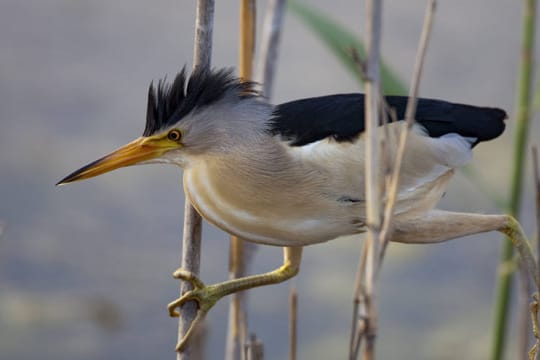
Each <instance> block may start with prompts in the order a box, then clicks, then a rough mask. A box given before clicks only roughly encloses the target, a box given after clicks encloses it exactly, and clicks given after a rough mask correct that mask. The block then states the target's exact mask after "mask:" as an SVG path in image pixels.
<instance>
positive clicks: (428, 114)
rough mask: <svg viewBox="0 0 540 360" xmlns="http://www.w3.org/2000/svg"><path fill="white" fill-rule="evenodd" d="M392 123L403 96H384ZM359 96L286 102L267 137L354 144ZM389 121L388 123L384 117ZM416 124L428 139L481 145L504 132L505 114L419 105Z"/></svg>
mask: <svg viewBox="0 0 540 360" xmlns="http://www.w3.org/2000/svg"><path fill="white" fill-rule="evenodd" d="M385 98H386V102H387V103H388V105H389V106H390V108H392V109H393V110H394V111H395V113H396V117H397V119H399V120H403V118H404V117H405V110H406V108H407V99H408V98H407V97H406V96H386V97H385ZM363 103H364V95H362V94H340V95H329V96H321V97H315V98H309V99H302V100H296V101H291V102H288V103H284V104H281V105H278V106H276V109H275V111H274V114H273V118H272V120H271V123H272V125H271V126H272V128H271V132H272V134H274V135H281V136H282V137H284V138H285V139H288V140H289V141H290V145H291V146H302V145H306V144H309V143H311V142H315V141H318V140H322V139H324V138H327V137H331V138H333V139H335V140H336V141H338V142H340V141H353V140H354V139H355V138H356V137H357V136H358V135H359V134H361V133H362V132H363V131H364V129H365V127H364V108H363V106H361V104H362V105H363ZM389 118H390V117H389ZM415 119H416V121H417V122H418V123H420V124H421V125H422V126H423V127H424V128H425V129H426V130H427V132H428V134H429V136H431V137H439V136H442V135H445V134H448V133H457V134H459V135H461V136H465V137H473V138H476V139H477V141H476V142H475V143H474V144H473V145H476V144H477V143H479V142H480V141H487V140H491V139H494V138H496V137H497V136H499V135H500V134H502V132H503V131H504V127H505V124H504V119H506V112H505V111H504V110H501V109H496V108H487V107H478V106H472V105H464V104H454V103H450V102H447V101H442V100H433V99H418V105H417V109H416V116H415Z"/></svg>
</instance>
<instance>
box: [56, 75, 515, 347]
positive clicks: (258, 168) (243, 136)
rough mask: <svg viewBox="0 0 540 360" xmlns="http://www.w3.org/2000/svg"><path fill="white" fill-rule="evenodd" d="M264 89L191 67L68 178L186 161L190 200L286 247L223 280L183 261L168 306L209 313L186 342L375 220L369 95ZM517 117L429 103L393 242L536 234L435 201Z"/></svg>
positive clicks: (158, 88)
mask: <svg viewBox="0 0 540 360" xmlns="http://www.w3.org/2000/svg"><path fill="white" fill-rule="evenodd" d="M257 86H258V84H257V83H254V82H250V81H243V80H242V79H240V78H238V77H236V76H235V75H234V72H233V70H232V69H227V68H225V69H216V68H212V69H204V68H195V69H194V70H193V71H192V72H191V74H189V75H188V72H187V71H186V68H185V67H184V68H183V69H182V70H181V71H180V72H179V73H178V74H177V75H176V77H175V78H174V80H173V81H172V82H168V81H166V80H159V81H158V82H157V84H156V85H154V83H153V82H152V83H150V87H149V90H148V102H147V112H146V126H145V128H144V131H143V134H142V136H141V137H139V138H137V139H135V140H134V141H132V142H130V143H128V144H127V145H124V146H123V147H120V148H119V149H118V150H116V151H113V152H112V153H110V154H109V155H106V156H104V157H102V158H100V159H98V160H96V161H94V162H91V163H90V164H88V165H86V166H83V167H82V168H80V169H79V170H76V171H75V172H73V173H71V174H69V175H68V176H66V177H65V178H63V179H62V180H60V181H59V182H58V184H57V185H63V184H68V183H72V182H75V181H80V180H85V179H89V178H92V177H94V176H98V175H101V174H104V173H107V172H110V171H112V170H114V169H118V168H121V167H125V166H131V165H140V164H172V165H176V166H179V167H180V168H182V169H183V186H184V192H185V195H186V197H187V199H189V201H190V203H191V204H192V205H193V207H194V208H195V209H196V211H197V212H198V213H199V214H200V215H201V216H202V217H203V218H204V219H205V220H206V221H207V222H209V223H210V224H213V225H214V226H216V227H218V228H220V229H222V230H224V231H225V232H227V233H229V234H232V235H235V236H238V237H239V238H242V239H244V240H247V241H251V242H255V243H259V244H264V245H271V246H279V247H283V249H284V260H283V264H282V265H281V266H280V267H279V268H277V269H275V270H273V271H270V272H267V273H263V274H257V275H251V276H247V277H243V278H238V279H233V280H228V281H224V282H221V283H218V284H214V285H205V284H204V283H203V282H202V281H201V280H200V279H199V278H198V277H197V276H196V275H195V274H193V273H190V272H188V271H186V270H183V269H178V270H177V271H176V272H175V273H174V277H176V278H178V279H181V280H185V281H188V282H190V283H191V284H192V285H193V287H194V289H193V290H191V291H188V292H186V293H184V294H183V295H182V296H181V297H180V298H179V299H177V300H175V301H173V302H171V303H170V304H169V307H168V309H169V313H170V315H171V316H179V310H178V309H181V306H182V305H183V304H184V303H185V302H187V301H190V300H195V301H196V302H197V304H198V314H197V317H196V320H195V321H194V322H193V323H192V325H191V327H190V329H189V330H188V332H187V333H186V335H185V337H184V339H182V341H181V342H180V343H179V344H178V345H177V350H179V349H181V348H183V346H184V345H185V343H186V342H187V341H188V339H189V336H190V335H191V334H192V332H193V328H194V326H195V324H196V323H197V322H198V321H200V319H202V318H203V317H204V315H205V314H206V313H207V312H208V311H209V310H210V308H211V307H212V306H213V305H214V304H215V303H216V302H217V301H219V299H221V298H222V297H224V296H226V295H229V294H232V293H236V292H238V291H242V290H246V289H250V288H254V287H258V286H264V285H270V284H277V283H280V282H283V281H285V280H287V279H290V278H292V277H294V276H295V275H296V274H297V273H298V271H299V269H300V263H301V256H302V249H303V247H304V246H307V245H313V244H317V243H322V242H326V241H330V240H332V239H335V238H337V237H340V236H343V235H353V234H360V233H362V232H365V231H366V228H367V224H366V199H365V189H364V187H365V178H364V175H363V173H364V163H365V154H364V147H365V131H364V130H365V118H364V95H362V94H359V93H348V94H336V95H326V96H320V97H313V98H306V99H300V100H295V101H291V102H286V103H283V104H279V105H274V104H271V103H270V102H269V101H268V100H267V99H266V98H265V97H264V96H263V95H262V94H261V93H260V92H259V91H258V90H257ZM407 101H408V97H406V96H384V103H385V105H384V111H383V113H384V114H385V115H386V116H384V117H383V118H386V121H383V120H381V121H380V123H379V127H378V128H377V131H379V132H380V137H381V138H383V139H385V141H384V142H383V141H381V144H380V146H379V148H378V150H379V151H384V149H387V150H386V151H389V153H390V154H391V155H392V154H393V155H395V153H396V151H397V141H396V139H397V137H396V136H392V134H395V133H396V131H397V130H398V129H399V125H400V121H401V120H403V119H404V118H405V111H406V107H407ZM506 118H507V115H506V112H505V111H504V110H501V109H499V108H494V107H480V106H473V105H466V104H459V103H452V102H449V101H443V100H437V99H427V98H419V99H418V102H417V108H416V112H415V114H414V120H415V122H414V125H413V127H412V128H411V130H410V133H409V137H408V142H407V145H406V148H405V152H404V157H403V162H402V167H401V170H400V178H399V179H400V180H399V186H398V192H397V201H396V205H395V210H394V217H393V232H392V233H391V234H390V239H389V240H390V241H393V242H401V243H420V244H423V243H438V242H442V241H447V240H450V239H454V238H459V237H462V236H465V235H471V234H476V233H480V232H486V231H499V232H502V233H505V234H507V235H509V236H511V237H512V238H513V239H514V240H515V241H516V244H519V243H520V241H521V240H522V239H523V238H525V237H524V235H523V231H522V229H521V227H520V225H519V223H518V222H517V221H516V220H515V219H514V218H513V217H511V216H509V215H504V214H502V215H486V214H474V213H464V212H449V211H443V210H439V209H437V208H436V205H437V203H438V201H439V200H440V198H441V197H442V196H443V195H444V193H445V191H446V186H447V184H448V182H449V180H450V178H451V177H452V175H453V174H454V173H455V170H456V169H458V168H459V167H461V166H463V165H465V164H466V163H467V162H469V161H470V160H471V157H472V150H473V149H474V148H475V147H476V145H478V144H479V143H481V142H485V141H489V140H492V139H495V138H497V137H498V136H500V135H501V134H502V133H503V131H504V129H505V119H506ZM401 124H402V123H401ZM385 136H386V138H385ZM383 143H384V144H386V145H384V146H385V148H384V149H383ZM379 171H380V172H381V174H382V173H383V171H384V168H383V167H382V166H381V168H380V169H379Z"/></svg>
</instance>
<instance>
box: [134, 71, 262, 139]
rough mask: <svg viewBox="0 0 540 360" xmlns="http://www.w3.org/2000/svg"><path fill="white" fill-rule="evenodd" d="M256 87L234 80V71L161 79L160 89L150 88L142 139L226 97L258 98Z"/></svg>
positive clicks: (182, 74)
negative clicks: (170, 80) (231, 95)
mask: <svg viewBox="0 0 540 360" xmlns="http://www.w3.org/2000/svg"><path fill="white" fill-rule="evenodd" d="M255 85H256V84H255V83H254V82H249V81H241V79H239V78H237V77H235V76H234V75H233V72H232V69H220V70H215V69H212V70H208V69H200V68H196V69H195V70H194V71H193V73H192V74H191V76H190V77H189V79H188V78H187V76H186V68H185V67H184V68H183V69H182V71H180V73H178V75H176V77H175V79H174V81H173V82H172V83H168V82H167V80H166V79H162V80H159V81H158V84H157V87H154V84H153V82H152V83H151V84H150V87H149V89H148V107H147V110H146V127H145V129H144V132H143V136H150V135H152V134H154V133H156V132H157V131H159V130H162V129H165V128H167V127H169V126H171V125H173V124H176V123H177V122H178V121H180V120H181V119H182V118H183V117H184V116H186V115H187V114H189V113H191V112H192V111H195V110H199V109H201V108H203V107H206V106H209V105H211V104H213V103H215V102H217V101H219V100H221V99H222V98H223V97H224V96H225V94H227V93H229V94H230V93H232V94H235V95H236V96H238V98H239V99H245V98H250V97H254V96H258V95H259V93H258V92H257V91H256V90H255Z"/></svg>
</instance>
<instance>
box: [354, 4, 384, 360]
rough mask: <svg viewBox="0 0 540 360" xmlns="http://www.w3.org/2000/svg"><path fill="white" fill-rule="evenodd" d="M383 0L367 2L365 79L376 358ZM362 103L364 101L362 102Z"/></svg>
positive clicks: (369, 334) (369, 290)
mask: <svg viewBox="0 0 540 360" xmlns="http://www.w3.org/2000/svg"><path fill="white" fill-rule="evenodd" d="M381 13H382V0H367V1H366V48H367V62H366V75H367V77H366V82H365V85H364V87H365V92H366V98H365V122H366V147H365V159H366V160H365V161H366V163H365V178H366V190H365V191H366V202H367V209H366V215H367V237H366V241H367V243H368V245H369V246H368V248H367V251H368V253H367V257H366V273H365V289H366V296H367V300H366V306H367V309H366V310H367V315H368V317H367V322H366V325H367V326H366V330H365V334H364V336H365V339H366V342H365V347H364V351H363V358H364V359H366V360H372V359H375V339H376V335H377V322H378V319H377V318H378V313H377V279H376V274H377V268H378V266H379V241H378V239H379V234H380V227H381V182H380V180H381V179H379V177H380V176H379V162H380V159H379V158H380V156H379V151H378V150H379V133H378V127H379V118H380V114H379V110H380V107H379V104H380V41H381V22H382V15H381ZM359 106H360V104H359Z"/></svg>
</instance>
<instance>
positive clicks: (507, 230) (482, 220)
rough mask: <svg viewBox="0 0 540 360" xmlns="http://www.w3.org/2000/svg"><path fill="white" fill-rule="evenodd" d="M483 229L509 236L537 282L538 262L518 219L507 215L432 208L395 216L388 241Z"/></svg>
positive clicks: (422, 240)
mask: <svg viewBox="0 0 540 360" xmlns="http://www.w3.org/2000/svg"><path fill="white" fill-rule="evenodd" d="M486 231H499V232H501V233H503V234H505V235H506V236H508V237H509V238H510V240H512V243H513V244H514V247H515V249H516V250H517V252H518V253H519V255H520V256H521V258H522V259H523V261H524V262H525V263H526V265H527V268H528V269H529V272H530V273H531V276H532V277H533V279H534V280H535V283H536V285H537V287H538V286H540V278H539V277H538V273H537V271H536V269H537V263H536V260H535V258H534V255H533V251H532V248H531V245H530V243H529V241H528V240H527V237H526V236H525V234H524V232H523V229H522V228H521V225H520V224H519V222H518V221H517V220H516V219H515V218H513V217H512V216H510V215H484V214H470V213H458V212H449V211H442V210H432V211H430V212H428V213H427V214H420V215H418V216H410V217H407V218H404V217H397V218H396V219H395V221H394V232H393V234H392V235H391V237H390V241H394V242H401V243H408V244H428V243H438V242H443V241H448V240H451V239H455V238H459V237H462V236H467V235H473V234H478V233H482V232H486Z"/></svg>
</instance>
